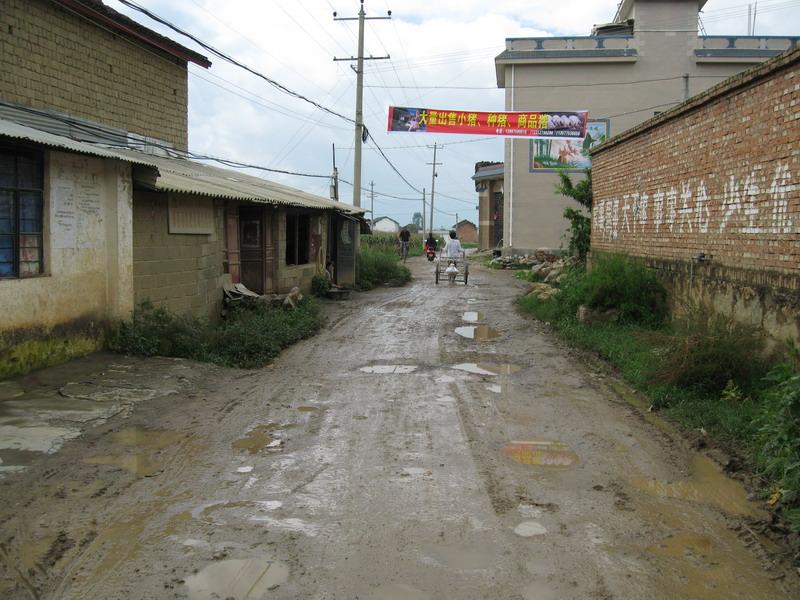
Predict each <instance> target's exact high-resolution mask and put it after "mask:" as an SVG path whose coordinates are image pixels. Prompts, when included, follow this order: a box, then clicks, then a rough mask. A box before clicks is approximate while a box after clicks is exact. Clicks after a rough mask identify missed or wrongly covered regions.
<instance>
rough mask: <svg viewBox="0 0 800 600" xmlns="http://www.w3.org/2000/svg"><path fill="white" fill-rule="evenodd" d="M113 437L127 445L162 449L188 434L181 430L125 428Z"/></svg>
mask: <svg viewBox="0 0 800 600" xmlns="http://www.w3.org/2000/svg"><path fill="white" fill-rule="evenodd" d="M111 437H112V438H113V439H114V441H115V442H117V443H120V444H124V445H125V446H136V447H138V448H151V449H153V450H162V449H164V448H167V447H169V446H172V445H173V444H177V443H178V442H180V441H181V440H182V439H184V438H185V437H186V434H185V433H181V432H180V431H158V430H152V429H123V430H122V431H117V432H116V433H114V434H113V435H112V436H111Z"/></svg>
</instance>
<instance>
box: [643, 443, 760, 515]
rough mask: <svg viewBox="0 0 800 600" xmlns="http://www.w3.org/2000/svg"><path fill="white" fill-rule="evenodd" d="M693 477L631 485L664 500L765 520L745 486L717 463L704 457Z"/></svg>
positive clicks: (694, 464) (695, 460)
mask: <svg viewBox="0 0 800 600" xmlns="http://www.w3.org/2000/svg"><path fill="white" fill-rule="evenodd" d="M690 468H691V473H692V475H691V477H690V478H689V479H681V480H678V481H673V482H669V483H668V482H666V481H659V480H657V479H642V478H639V479H633V480H631V484H632V485H633V486H634V487H635V488H637V489H639V490H642V491H644V492H647V493H648V494H651V495H653V496H657V497H660V498H676V499H680V500H689V501H691V502H699V503H701V504H711V505H713V506H716V507H717V508H720V509H722V510H723V511H725V512H727V513H729V514H732V515H744V516H749V517H756V518H758V517H761V516H763V513H762V511H760V510H759V509H758V507H757V506H756V505H755V504H754V503H752V502H750V501H749V500H748V499H747V492H746V490H745V489H744V486H742V484H741V483H739V482H738V481H735V480H733V479H730V478H729V477H727V476H726V475H725V474H724V473H723V472H722V470H721V469H720V467H719V466H717V464H716V463H715V462H714V461H713V460H711V459H710V458H708V457H707V456H704V455H702V454H696V455H694V456H693V457H692V458H691V461H690Z"/></svg>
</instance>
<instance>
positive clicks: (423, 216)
mask: <svg viewBox="0 0 800 600" xmlns="http://www.w3.org/2000/svg"><path fill="white" fill-rule="evenodd" d="M425 231H426V229H425V188H422V239H423V240H424V239H425Z"/></svg>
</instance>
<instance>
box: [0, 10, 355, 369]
mask: <svg viewBox="0 0 800 600" xmlns="http://www.w3.org/2000/svg"><path fill="white" fill-rule="evenodd" d="M3 10H4V17H8V22H9V23H13V24H14V25H13V27H12V26H11V25H9V26H8V31H5V29H4V30H3V35H2V36H0V307H2V319H0V377H2V376H3V375H8V374H11V373H17V372H23V371H25V370H29V369H30V368H35V367H37V366H41V365H42V364H43V363H47V362H53V361H55V360H57V359H65V358H69V357H70V356H73V355H76V354H80V353H86V352H88V351H91V350H93V349H95V348H98V347H100V346H102V344H103V342H104V337H105V332H106V331H107V329H108V327H109V326H113V324H114V323H116V322H119V321H120V320H121V319H126V318H128V317H129V316H130V315H131V312H132V310H133V309H134V306H135V305H136V304H137V303H139V302H142V301H145V300H149V301H151V302H153V303H154V304H156V305H158V306H163V307H165V308H168V309H169V310H171V311H173V312H176V313H183V314H192V315H196V316H206V317H211V318H213V317H216V316H218V315H219V314H220V309H221V306H222V298H223V286H225V285H229V284H232V283H240V282H241V283H244V284H245V285H246V286H247V287H249V288H251V289H252V290H253V291H255V292H258V293H267V292H284V291H288V290H289V289H291V287H293V286H299V287H301V288H305V289H308V288H309V287H310V284H311V278H312V277H313V275H314V274H315V273H316V272H317V270H318V269H319V268H322V267H323V266H324V264H325V261H326V260H328V259H331V260H333V261H334V262H335V265H336V269H335V273H336V277H337V278H338V282H339V283H343V284H352V283H354V276H355V248H357V247H358V235H359V233H360V224H361V222H362V221H363V211H362V210H361V209H357V208H354V207H353V206H351V205H347V204H340V203H336V202H332V201H330V200H328V199H327V198H322V197H319V196H314V195H312V194H307V193H305V192H303V191H301V190H297V189H294V188H290V187H287V186H284V185H279V184H276V183H272V182H269V181H266V180H264V179H261V178H257V177H253V176H249V175H245V174H242V173H240V172H238V171H233V170H230V169H222V168H218V167H212V166H209V165H206V164H201V163H197V162H194V161H191V160H187V159H186V158H185V156H186V149H187V139H188V131H187V122H188V118H187V100H188V97H187V96H188V94H187V89H188V86H187V81H188V71H187V65H188V62H193V63H195V64H197V65H198V66H200V67H207V66H209V64H210V63H209V61H208V59H207V58H205V57H204V56H202V55H200V54H197V53H196V52H194V51H192V50H189V49H188V48H184V47H183V46H181V45H179V44H177V43H175V42H173V41H172V40H170V39H168V38H165V37H163V36H161V35H159V34H157V33H155V32H154V31H151V30H150V29H147V28H146V27H143V26H142V25H140V24H138V23H136V22H135V21H133V20H131V19H129V18H127V17H125V16H124V15H122V14H120V13H118V12H116V11H114V10H112V9H111V8H109V7H108V6H106V5H104V4H103V3H102V2H101V1H100V0H28V1H26V2H11V3H4V4H3ZM4 21H5V19H4ZM31 47H33V48H35V49H36V51H35V52H32V51H31V50H30V49H31Z"/></svg>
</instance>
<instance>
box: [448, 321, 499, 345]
mask: <svg viewBox="0 0 800 600" xmlns="http://www.w3.org/2000/svg"><path fill="white" fill-rule="evenodd" d="M456 333H457V334H458V335H460V336H461V337H463V338H467V339H468V340H478V341H479V342H487V341H489V340H494V339H497V338H499V337H500V332H499V331H497V329H495V328H493V327H489V326H488V325H464V326H463V327H456Z"/></svg>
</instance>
